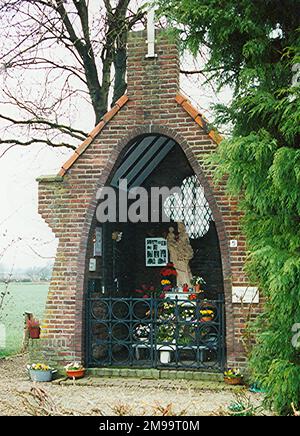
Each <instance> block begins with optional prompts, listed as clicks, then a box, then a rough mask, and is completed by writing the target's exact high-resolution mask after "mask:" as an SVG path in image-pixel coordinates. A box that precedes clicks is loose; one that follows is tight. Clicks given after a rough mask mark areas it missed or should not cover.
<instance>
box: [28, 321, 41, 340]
mask: <svg viewBox="0 0 300 436" xmlns="http://www.w3.org/2000/svg"><path fill="white" fill-rule="evenodd" d="M26 325H27V328H28V332H29V336H30V338H31V339H39V338H40V334H41V327H40V322H39V320H37V319H35V318H30V319H28V320H27V321H26Z"/></svg>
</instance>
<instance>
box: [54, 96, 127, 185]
mask: <svg viewBox="0 0 300 436" xmlns="http://www.w3.org/2000/svg"><path fill="white" fill-rule="evenodd" d="M128 100H129V97H128V96H127V95H123V96H122V97H121V98H119V100H118V101H117V102H116V104H115V106H114V107H113V108H112V109H111V110H110V111H109V112H107V113H106V114H105V115H104V116H103V118H102V120H101V121H100V122H99V123H98V124H97V125H96V127H94V129H93V130H92V131H91V132H90V133H89V135H88V137H87V138H86V139H85V140H84V141H83V142H82V144H80V145H79V147H77V148H76V150H75V152H74V153H73V154H72V156H71V157H70V158H69V159H68V160H67V162H65V163H64V165H63V166H62V167H61V169H60V171H59V173H58V176H61V177H63V176H64V175H65V174H66V173H67V172H68V171H69V169H70V168H71V167H72V166H73V165H74V163H75V162H76V161H77V159H78V158H79V156H81V155H82V154H83V153H84V152H85V150H86V149H87V148H88V147H89V145H90V144H91V143H92V142H93V140H94V139H95V138H96V136H98V135H99V133H100V132H101V131H102V130H103V128H104V127H105V126H106V124H107V123H108V122H109V121H110V120H112V119H113V118H114V116H115V115H116V114H117V113H118V112H119V110H120V109H121V108H122V107H123V106H125V104H126V103H127V102H128Z"/></svg>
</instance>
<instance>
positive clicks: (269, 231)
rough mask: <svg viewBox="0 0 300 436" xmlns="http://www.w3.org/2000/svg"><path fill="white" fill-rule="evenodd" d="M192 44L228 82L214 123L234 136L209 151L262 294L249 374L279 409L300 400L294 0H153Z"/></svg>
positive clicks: (298, 39)
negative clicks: (228, 94)
mask: <svg viewBox="0 0 300 436" xmlns="http://www.w3.org/2000/svg"><path fill="white" fill-rule="evenodd" d="M160 5H161V13H162V14H164V13H165V14H166V15H167V17H168V19H169V22H171V23H172V24H174V23H178V24H179V25H180V26H178V28H179V29H180V33H181V34H182V39H183V41H184V44H185V45H187V46H188V47H189V48H190V49H191V50H192V52H193V53H196V52H198V50H206V52H207V50H209V59H208V61H207V65H206V70H207V71H208V72H209V75H210V76H209V77H210V80H215V81H217V83H218V85H219V87H222V86H224V85H226V84H229V85H231V86H232V87H233V88H234V97H233V100H232V103H231V105H230V106H229V107H224V106H221V105H218V106H216V107H215V111H216V122H219V123H221V124H223V125H224V124H231V125H232V126H233V128H232V136H231V137H230V138H229V139H227V140H225V141H223V142H222V143H221V145H220V146H219V150H218V153H217V155H216V156H214V157H213V158H211V162H212V164H213V165H214V166H215V167H216V175H217V176H218V177H224V175H226V180H227V188H228V190H229V192H230V194H233V195H237V196H238V197H239V198H240V199H241V200H240V208H241V210H242V211H243V216H244V218H243V221H242V225H243V229H244V232H245V234H246V237H247V244H248V249H249V261H248V271H249V276H250V277H251V279H252V280H253V282H254V283H258V285H259V287H260V289H261V291H262V293H263V294H264V296H265V297H266V305H265V309H264V313H263V314H262V315H261V316H260V317H259V318H258V320H257V322H256V324H255V329H256V332H257V345H256V346H255V347H254V351H253V354H252V356H251V367H252V369H253V377H254V380H256V381H258V382H260V384H261V385H262V387H263V388H264V389H266V391H267V401H268V403H269V405H271V406H273V407H274V408H275V409H276V411H277V412H278V413H281V414H289V413H291V403H292V402H294V404H295V405H296V406H298V409H299V408H300V353H299V351H298V350H297V349H296V348H294V347H293V345H292V338H293V334H294V333H293V331H292V328H293V325H294V324H296V323H300V304H299V301H300V88H299V86H295V84H294V86H292V83H293V82H292V79H293V74H295V68H293V66H295V65H296V64H297V63H299V62H300V61H299V60H300V18H299V17H300V2H299V1H298V0H286V1H285V2H282V1H281V0H264V1H260V0H252V1H249V0H226V1H221V0H202V1H201V2H195V1H194V0H160Z"/></svg>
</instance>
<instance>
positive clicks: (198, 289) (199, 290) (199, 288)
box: [194, 285, 201, 294]
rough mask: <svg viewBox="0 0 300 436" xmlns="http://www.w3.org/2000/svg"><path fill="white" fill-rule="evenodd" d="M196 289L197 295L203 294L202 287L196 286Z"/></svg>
mask: <svg viewBox="0 0 300 436" xmlns="http://www.w3.org/2000/svg"><path fill="white" fill-rule="evenodd" d="M194 289H195V292H196V294H200V292H201V286H200V285H195V286H194Z"/></svg>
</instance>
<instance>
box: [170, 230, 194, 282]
mask: <svg viewBox="0 0 300 436" xmlns="http://www.w3.org/2000/svg"><path fill="white" fill-rule="evenodd" d="M167 241H168V249H169V254H170V261H171V262H172V263H173V264H174V267H175V268H176V271H177V286H182V287H183V286H184V285H185V284H188V285H189V286H190V285H191V281H192V272H191V268H190V261H191V259H193V257H194V251H193V248H192V246H191V244H190V238H189V235H188V234H187V231H186V228H185V225H184V224H183V223H181V222H179V223H178V237H176V236H175V233H174V228H173V227H170V228H169V233H168V236H167Z"/></svg>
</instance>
